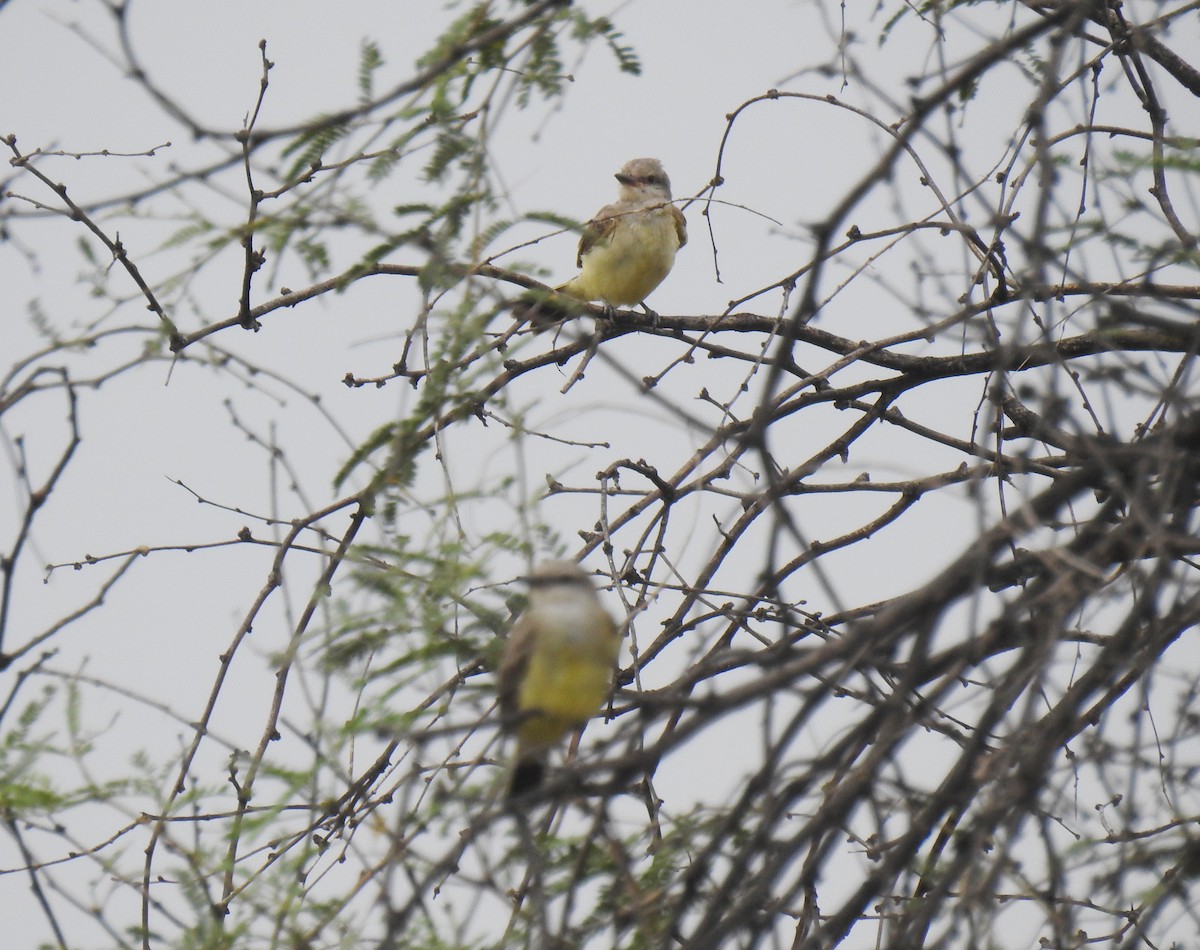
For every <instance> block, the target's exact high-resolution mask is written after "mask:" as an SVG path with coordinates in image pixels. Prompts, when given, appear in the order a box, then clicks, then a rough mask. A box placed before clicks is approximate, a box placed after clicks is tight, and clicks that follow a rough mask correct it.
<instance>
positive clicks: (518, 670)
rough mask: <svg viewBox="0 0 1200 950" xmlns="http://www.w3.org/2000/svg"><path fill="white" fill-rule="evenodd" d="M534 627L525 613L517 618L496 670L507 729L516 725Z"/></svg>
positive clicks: (532, 643)
mask: <svg viewBox="0 0 1200 950" xmlns="http://www.w3.org/2000/svg"><path fill="white" fill-rule="evenodd" d="M533 646H534V628H533V624H531V623H530V622H529V620H528V618H527V617H525V616H524V615H522V616H520V617H518V618H517V622H516V623H515V624H513V628H512V630H511V631H510V632H509V634H508V644H507V645H506V646H505V648H504V657H503V658H502V659H501V660H500V668H499V669H498V670H497V671H496V680H497V682H496V692H497V694H498V696H499V699H500V713H501V715H502V716H503V717H504V725H505V728H507V729H512V728H514V727H515V726H516V719H517V715H518V713H519V712H520V710H519V709H518V708H517V704H518V700H519V698H520V692H521V680H522V679H523V678H524V676H525V670H526V668H528V666H529V656H530V654H531V653H533Z"/></svg>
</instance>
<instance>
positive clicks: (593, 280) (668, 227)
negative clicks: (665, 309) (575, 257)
mask: <svg viewBox="0 0 1200 950" xmlns="http://www.w3.org/2000/svg"><path fill="white" fill-rule="evenodd" d="M678 250H679V235H678V234H677V233H676V230H675V219H674V218H673V217H672V216H671V213H670V211H668V210H666V209H663V208H655V209H652V210H649V211H639V212H638V213H636V214H631V215H629V216H628V217H627V218H626V219H623V220H622V221H621V223H620V224H618V225H617V227H616V228H614V229H613V233H612V236H611V238H610V239H609V240H608V241H607V242H603V243H597V244H595V245H593V246H592V247H591V248H590V249H589V250H588V252H587V254H585V255H584V257H583V266H582V268H581V270H580V272H579V276H578V277H576V278H574V279H573V280H570V281H568V282H567V283H566V284H564V285H563V287H562V288H561V289H562V290H564V291H566V292H567V293H569V294H571V295H572V296H574V297H579V298H581V299H583V300H603V301H604V302H605V303H609V304H612V305H613V306H628V305H630V304H635V303H641V302H642V301H643V300H645V299H646V298H647V297H649V296H650V293H651V292H652V291H653V290H654V288H655V287H657V286H658V285H659V284H661V283H662V282H663V278H664V277H666V276H667V274H669V273H670V271H671V267H672V266H673V265H674V263H675V252H676V251H678Z"/></svg>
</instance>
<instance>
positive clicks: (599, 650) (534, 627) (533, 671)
mask: <svg viewBox="0 0 1200 950" xmlns="http://www.w3.org/2000/svg"><path fill="white" fill-rule="evenodd" d="M527 580H528V581H529V585H530V590H529V605H528V606H527V607H526V609H525V611H524V612H523V613H522V614H521V616H520V617H518V618H517V622H516V623H515V624H514V625H513V628H512V632H511V633H510V634H509V636H508V644H507V646H506V648H505V652H504V658H503V660H502V661H501V662H500V669H499V676H498V678H499V693H500V711H501V715H503V717H504V723H505V726H506V728H507V729H509V730H510V731H511V732H512V733H513V734H514V735H516V737H517V756H516V765H515V767H514V769H513V774H512V780H511V782H510V784H509V789H508V798H509V800H512V799H514V798H518V797H520V796H521V795H524V794H526V793H527V792H530V791H532V790H533V789H535V788H537V787H538V785H539V784H541V781H542V777H543V775H544V773H545V762H546V756H547V754H548V753H549V751H550V749H551V748H552V747H553V746H554V745H556V744H557V743H558V742H559V740H561V739H562V738H563V736H565V735H566V734H567V733H568V732H569V731H570V730H571V729H573V728H576V727H578V726H582V725H583V724H584V723H585V722H587V721H588V720H589V719H591V718H592V717H593V716H594V715H596V713H597V712H598V711H599V710H600V706H601V705H602V704H603V703H604V700H605V698H606V697H607V696H608V692H609V690H610V689H611V688H612V678H613V666H614V664H615V663H616V659H617V652H618V648H619V647H620V644H621V634H620V631H619V630H618V628H617V625H616V624H615V623H614V622H613V619H612V617H610V616H609V614H608V612H607V611H606V610H605V609H604V607H603V606H602V605H601V603H600V598H599V596H597V594H596V588H595V586H594V585H593V584H592V581H591V578H589V577H588V575H587V574H585V573H584V572H583V570H582V569H581V568H580V567H579V565H578V564H576V563H575V562H573V561H548V562H547V563H545V564H542V565H540V566H538V567H537V568H536V569H535V570H534V571H533V573H532V574H531V575H530V576H529V577H528V578H527Z"/></svg>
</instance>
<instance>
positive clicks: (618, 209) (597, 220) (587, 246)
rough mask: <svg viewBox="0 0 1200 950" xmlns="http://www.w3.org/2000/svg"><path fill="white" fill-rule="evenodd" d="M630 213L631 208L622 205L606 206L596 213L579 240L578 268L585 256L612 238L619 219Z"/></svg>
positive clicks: (576, 262) (584, 228)
mask: <svg viewBox="0 0 1200 950" xmlns="http://www.w3.org/2000/svg"><path fill="white" fill-rule="evenodd" d="M628 213H629V208H628V207H626V206H624V205H620V204H611V205H605V206H604V207H603V208H601V209H600V210H599V211H597V212H596V216H595V217H594V218H592V220H591V221H589V222H588V223H587V224H585V225H584V226H583V234H582V235H581V236H580V238H579V253H578V254H576V255H575V266H576V267H582V266H583V255H584V254H586V253H587V252H588V251H590V250H591V249H592V248H593V247H595V246H596V245H597V244H600V243H603V242H607V241H608V239H609V238H610V237H612V233H613V228H615V227H616V226H617V219H618V218H620V217H621V215H623V214H628Z"/></svg>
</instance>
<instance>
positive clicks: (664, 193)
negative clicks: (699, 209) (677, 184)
mask: <svg viewBox="0 0 1200 950" xmlns="http://www.w3.org/2000/svg"><path fill="white" fill-rule="evenodd" d="M615 177H616V179H617V181H619V182H620V183H621V195H622V197H628V198H631V199H632V198H661V199H662V200H664V201H670V200H671V179H670V178H668V177H667V173H666V172H665V171H664V170H663V166H662V162H660V161H659V160H658V159H657V158H635V159H633V160H632V161H628V162H626V163H625V166H624V167H623V168H622V169H621V170H620V171H619V172H617V174H616V176H615Z"/></svg>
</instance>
